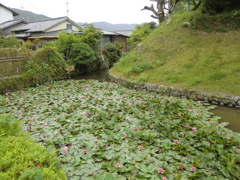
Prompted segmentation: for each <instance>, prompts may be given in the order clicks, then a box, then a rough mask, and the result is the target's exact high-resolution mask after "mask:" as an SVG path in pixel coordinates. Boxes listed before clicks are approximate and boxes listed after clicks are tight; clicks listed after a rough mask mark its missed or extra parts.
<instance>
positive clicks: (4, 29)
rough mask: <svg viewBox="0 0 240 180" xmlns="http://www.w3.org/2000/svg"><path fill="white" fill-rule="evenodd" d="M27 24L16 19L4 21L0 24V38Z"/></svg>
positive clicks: (22, 20)
mask: <svg viewBox="0 0 240 180" xmlns="http://www.w3.org/2000/svg"><path fill="white" fill-rule="evenodd" d="M25 24H27V22H26V21H25V20H24V19H17V20H10V21H6V22H3V23H1V24H0V29H1V32H0V35H1V36H8V35H10V34H12V30H13V29H15V28H18V27H20V26H22V25H25Z"/></svg>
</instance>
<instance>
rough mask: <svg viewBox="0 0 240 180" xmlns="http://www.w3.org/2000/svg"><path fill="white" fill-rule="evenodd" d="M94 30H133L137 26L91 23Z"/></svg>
mask: <svg viewBox="0 0 240 180" xmlns="http://www.w3.org/2000/svg"><path fill="white" fill-rule="evenodd" d="M90 24H92V25H93V26H94V27H95V28H99V29H103V30H105V31H118V30H134V29H135V28H136V25H137V24H111V23H108V22H104V21H102V22H92V23H90Z"/></svg>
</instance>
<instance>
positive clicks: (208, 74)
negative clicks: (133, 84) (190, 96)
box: [110, 14, 240, 95]
mask: <svg viewBox="0 0 240 180" xmlns="http://www.w3.org/2000/svg"><path fill="white" fill-rule="evenodd" d="M190 16H191V14H187V15H186V14H185V15H175V16H173V17H172V20H171V22H170V23H169V24H166V23H163V24H161V26H160V27H158V28H157V29H156V30H155V31H154V32H153V33H152V34H151V35H150V36H149V37H148V38H147V39H146V40H145V41H144V42H143V45H142V47H141V52H140V53H137V52H136V50H133V51H131V52H130V53H128V54H127V55H126V56H125V57H124V58H122V59H121V60H120V62H119V63H117V64H116V65H115V66H114V67H113V68H112V69H111V70H110V73H112V74H113V75H117V76H120V77H125V78H131V79H133V80H139V79H141V77H144V78H142V79H144V80H146V82H149V83H154V84H163V85H168V86H175V87H181V88H187V89H199V90H201V91H205V92H217V93H223V94H232V95H240V49H239V48H240V31H229V32H223V33H219V32H218V33H206V32H200V31H193V30H191V29H190V28H186V27H183V22H185V21H188V20H189V18H190ZM143 62H145V63H146V62H148V63H151V64H152V65H153V68H151V69H148V70H145V71H144V74H142V73H139V74H136V73H132V72H131V68H132V67H133V66H134V65H135V66H136V63H143Z"/></svg>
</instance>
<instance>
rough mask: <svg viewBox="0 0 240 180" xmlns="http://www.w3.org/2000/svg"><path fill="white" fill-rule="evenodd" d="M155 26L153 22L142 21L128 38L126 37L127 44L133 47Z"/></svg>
mask: <svg viewBox="0 0 240 180" xmlns="http://www.w3.org/2000/svg"><path fill="white" fill-rule="evenodd" d="M155 28H156V23H155V22H150V23H144V24H142V25H137V26H136V29H135V30H133V31H132V33H131V35H130V38H129V39H128V44H129V45H130V46H131V48H134V47H136V46H137V44H139V43H140V42H142V41H143V40H144V39H146V37H147V36H148V35H149V34H150V33H151V32H152V31H153V30H154V29H155Z"/></svg>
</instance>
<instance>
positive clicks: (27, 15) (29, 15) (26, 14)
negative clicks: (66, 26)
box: [12, 8, 51, 22]
mask: <svg viewBox="0 0 240 180" xmlns="http://www.w3.org/2000/svg"><path fill="white" fill-rule="evenodd" d="M12 9H13V10H14V11H16V12H17V13H18V14H20V15H18V16H15V17H14V19H22V18H23V19H25V21H27V22H32V21H41V20H46V19H51V18H50V17H47V16H45V15H42V14H35V13H33V12H31V11H25V10H21V9H16V8H12Z"/></svg>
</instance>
